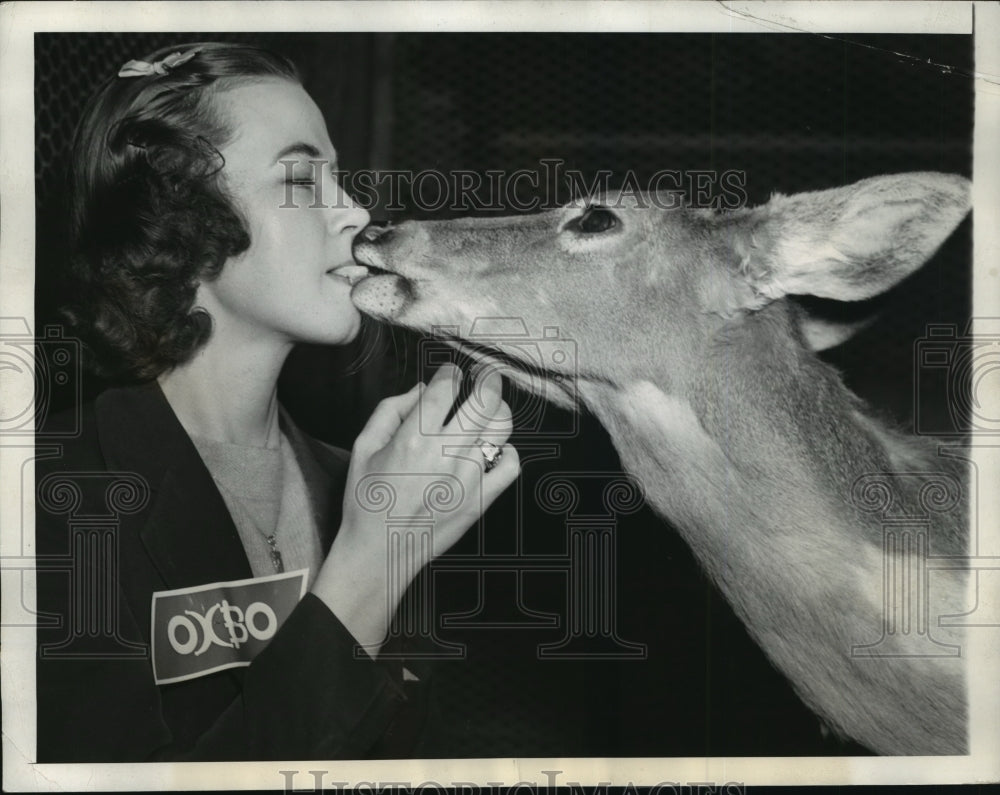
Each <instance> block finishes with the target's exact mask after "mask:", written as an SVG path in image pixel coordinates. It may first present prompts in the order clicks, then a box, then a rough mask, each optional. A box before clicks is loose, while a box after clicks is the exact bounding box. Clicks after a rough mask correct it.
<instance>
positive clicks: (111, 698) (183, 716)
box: [35, 383, 412, 762]
mask: <svg viewBox="0 0 1000 795" xmlns="http://www.w3.org/2000/svg"><path fill="white" fill-rule="evenodd" d="M67 420H68V418H66V417H63V418H61V419H60V418H55V419H54V420H53V424H54V426H55V427H54V429H55V430H58V425H59V423H60V422H66V421H67ZM80 427H81V432H80V434H79V435H78V437H77V438H75V439H72V440H71V441H69V442H67V443H64V444H62V445H60V447H61V448H62V449H61V450H55V449H53V450H52V451H50V452H49V454H48V457H46V451H45V450H44V449H43V448H39V450H38V455H39V456H40V457H39V459H38V460H36V481H35V482H36V485H37V489H38V501H37V512H36V549H37V555H38V567H39V574H38V608H39V630H38V648H39V656H38V662H37V695H38V760H39V761H40V762H77V761H81V762H83V761H86V762H100V761H109V762H126V761H139V760H153V761H158V760H169V759H178V760H227V759H306V758H308V759H323V758H363V757H365V756H368V755H371V754H373V753H376V754H378V753H379V752H378V751H377V750H375V749H379V748H382V749H383V750H385V749H387V748H388V749H391V746H392V738H393V736H394V731H395V724H396V723H405V722H406V721H397V720H396V718H397V714H398V713H399V712H400V707H401V706H402V705H403V704H404V702H406V700H407V695H406V689H407V688H409V687H410V685H409V683H407V685H406V686H404V685H403V677H402V668H401V665H400V664H399V663H398V662H396V663H393V664H390V663H385V662H382V661H379V662H372V661H370V660H368V659H355V655H354V653H353V652H354V639H353V637H352V636H351V635H350V633H349V632H348V631H347V630H346V628H344V626H343V625H342V624H341V623H340V622H339V621H338V620H337V618H336V617H335V616H334V615H333V613H331V612H330V610H329V609H328V608H327V607H326V606H325V605H324V604H323V603H322V602H321V601H320V600H319V599H318V598H317V597H315V596H313V595H312V594H306V596H305V597H304V598H303V599H302V600H301V602H300V603H299V604H298V606H297V607H296V608H295V609H294V610H293V612H292V614H291V615H290V616H289V617H288V619H287V620H286V622H285V624H284V625H283V626H282V627H281V628H280V629H279V630H278V633H277V634H276V635H275V636H274V638H273V639H272V640H271V642H270V643H269V645H268V646H267V648H266V649H264V651H262V652H261V653H260V654H259V655H258V656H257V658H256V659H255V660H254V661H253V663H252V664H251V665H250V666H249V667H244V668H236V669H229V670H226V671H221V672H218V673H214V674H210V675H208V676H203V677H201V678H197V679H193V680H189V681H186V682H181V683H176V684H170V685H161V686H157V685H156V684H155V683H154V681H153V672H152V667H151V663H150V658H149V653H148V644H149V640H150V609H151V600H152V594H153V592H154V591H163V590H170V589H175V588H183V587H189V586H195V585H203V584H207V583H211V582H219V581H228V580H238V579H245V578H249V577H251V576H252V574H251V571H250V565H249V562H248V561H247V557H246V554H245V553H244V551H243V546H242V543H241V542H240V538H239V535H238V533H237V531H236V527H235V525H234V523H233V521H232V519H231V517H230V515H229V512H228V511H227V509H226V505H225V503H224V501H223V499H222V497H221V495H220V494H219V492H218V490H217V489H216V487H215V484H214V482H213V480H212V477H211V475H210V474H209V472H208V470H207V469H206V468H205V465H204V463H203V462H202V460H201V458H200V456H199V455H198V453H197V451H196V449H195V447H194V445H193V444H192V442H191V440H190V438H189V437H188V435H187V434H186V433H185V431H184V429H183V428H182V427H181V425H180V422H179V421H178V420H177V417H176V416H175V415H174V413H173V411H172V409H171V408H170V405H169V403H168V402H167V400H166V398H165V397H164V396H163V393H162V391H161V390H160V388H159V386H158V385H156V384H155V383H153V384H148V385H143V386H138V387H128V388H122V389H112V390H109V391H107V392H104V393H103V394H101V395H100V396H99V397H98V398H97V400H96V402H95V403H94V404H91V405H88V406H85V407H83V410H82V416H81V418H80ZM299 435H300V438H302V439H306V440H307V442H306V445H307V447H308V451H309V455H303V454H302V452H301V451H297V452H298V455H299V459H300V463H301V464H302V468H303V473H304V475H305V476H306V482H307V484H308V485H310V486H311V489H310V491H311V492H312V495H311V497H312V501H313V508H314V511H315V513H316V516H317V518H318V519H319V522H318V526H319V527H321V528H325V529H326V530H328V531H329V532H328V534H327V537H326V538H324V551H325V550H328V549H329V546H330V544H331V543H332V536H333V534H334V533H335V532H336V529H337V527H338V526H339V521H340V510H341V502H340V501H341V499H342V494H343V488H344V481H345V478H346V471H347V462H348V455H347V453H346V452H344V451H342V450H337V449H336V448H332V447H328V446H326V445H323V444H322V443H320V442H317V441H315V440H311V439H309V438H308V437H306V436H305V435H304V434H301V432H299ZM53 453H54V454H53ZM318 480H319V481H322V480H325V481H326V483H327V488H325V489H323V488H318V487H316V482H317V481H318ZM403 711H404V712H405V710H403ZM411 722H412V721H411ZM390 755H391V750H390ZM404 755H405V753H404Z"/></svg>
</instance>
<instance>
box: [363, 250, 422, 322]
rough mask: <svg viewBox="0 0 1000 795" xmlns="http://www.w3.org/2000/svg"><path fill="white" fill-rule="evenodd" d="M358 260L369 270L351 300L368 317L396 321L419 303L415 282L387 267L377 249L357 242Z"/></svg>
mask: <svg viewBox="0 0 1000 795" xmlns="http://www.w3.org/2000/svg"><path fill="white" fill-rule="evenodd" d="M353 253H354V259H355V261H356V262H357V263H358V264H359V265H363V266H365V267H366V268H367V269H368V275H367V276H365V277H364V278H362V279H360V280H358V281H357V282H356V283H355V284H354V286H353V288H352V289H351V300H352V301H353V302H354V305H355V306H356V307H357V308H358V309H359V310H360V311H362V312H364V313H365V314H368V315H371V316H372V317H376V318H380V319H383V320H394V319H396V318H397V317H398V316H399V315H401V314H402V313H403V312H405V311H406V309H407V307H409V306H410V304H412V303H413V302H414V301H415V300H416V292H415V290H414V285H413V282H412V281H411V280H410V279H407V278H406V277H405V276H403V275H401V274H399V273H395V272H393V271H391V270H388V269H387V268H385V267H384V266H385V263H384V262H383V261H382V258H381V257H380V256H379V252H378V249H377V247H375V246H373V245H371V244H368V243H356V244H355V246H354V252H353Z"/></svg>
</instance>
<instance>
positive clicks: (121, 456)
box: [36, 43, 519, 762]
mask: <svg viewBox="0 0 1000 795" xmlns="http://www.w3.org/2000/svg"><path fill="white" fill-rule="evenodd" d="M336 160H337V155H336V150H335V149H334V146H333V143H332V142H331V141H330V137H329V135H328V133H327V129H326V125H325V123H324V121H323V118H322V115H321V113H320V111H319V109H318V108H317V106H316V104H315V103H314V102H313V101H312V99H311V98H310V97H309V95H308V94H307V93H306V92H305V90H304V89H303V88H302V86H301V85H300V83H299V81H298V78H297V76H296V72H295V69H294V67H293V66H292V65H291V64H290V63H288V62H287V61H285V60H284V59H282V58H280V57H278V56H276V55H274V54H271V53H269V52H265V51H262V50H259V49H256V48H252V47H246V46H235V45H223V44H215V43H200V44H191V45H182V46H176V47H169V48H166V49H163V50H160V51H158V52H155V53H152V54H151V55H148V56H146V57H144V58H143V59H142V60H141V61H131V62H129V63H128V64H126V65H124V66H123V67H122V68H121V69H120V70H119V71H118V73H117V74H116V75H115V76H113V77H111V78H110V79H109V80H108V82H106V83H105V84H104V85H103V86H102V87H101V88H100V90H99V91H98V92H97V95H96V96H95V97H94V98H93V99H92V101H91V102H90V104H89V105H88V107H87V109H86V111H85V114H84V117H83V120H82V122H81V124H80V126H79V129H78V131H77V135H76V139H75V141H74V147H73V161H72V162H73V174H72V218H71V221H72V243H73V250H74V252H75V254H74V259H73V274H74V279H75V285H76V289H77V296H78V300H77V302H76V306H75V308H74V310H73V313H74V314H73V317H74V325H75V331H76V333H77V334H79V335H80V336H82V337H83V338H84V340H85V342H86V343H87V345H88V348H89V350H90V351H91V352H92V354H93V358H94V361H95V365H96V367H97V369H98V370H99V371H100V372H101V373H102V374H103V375H104V376H105V377H107V378H109V379H112V380H114V381H116V382H118V383H121V384H123V386H120V387H115V388H112V389H109V390H107V391H106V392H104V393H102V394H101V395H100V396H99V397H98V399H97V400H96V402H95V403H94V404H93V405H89V406H87V407H85V408H84V411H83V414H82V418H81V433H80V435H79V436H78V438H76V439H74V440H72V441H71V442H69V443H67V444H66V445H65V448H64V450H63V452H62V455H61V456H59V457H56V458H53V459H50V460H45V461H40V462H39V464H38V467H37V470H36V483H37V484H38V490H39V501H38V511H37V532H36V535H37V550H38V555H39V561H40V564H39V567H40V572H41V573H40V576H39V588H38V606H39V611H40V614H41V615H42V616H44V617H47V618H49V619H51V620H49V621H46V620H40V622H39V624H40V628H39V633H38V638H39V660H38V669H37V670H38V681H37V688H38V757H39V760H40V761H66V762H69V761H118V762H122V761H132V760H167V759H189V760H207V759H240V758H244V759H268V758H300V759H304V758H312V759H318V758H333V757H363V756H367V755H371V754H374V753H382V752H386V750H387V749H389V750H390V751H391V749H392V747H393V746H392V742H393V738H396V739H397V740H398V738H399V736H400V735H401V734H403V733H404V732H403V731H402V730H401V729H399V728H398V727H399V725H401V724H402V722H403V721H402V720H401V718H400V714H401V711H402V712H405V708H404V707H403V705H404V704H405V702H406V701H407V700H408V699H409V698H410V696H409V695H408V693H407V690H408V689H409V688H410V687H411V685H410V684H409V681H410V680H412V679H413V676H412V675H411V674H410V672H409V671H407V670H405V669H404V667H403V666H402V665H401V664H400V663H399V661H398V659H397V656H396V655H393V659H392V660H384V659H380V654H379V652H380V648H381V644H382V643H383V641H384V640H385V638H386V637H387V635H388V634H389V633H388V627H389V622H390V621H391V618H392V615H393V612H394V611H395V609H396V607H397V603H398V601H399V594H400V593H402V590H403V589H404V588H405V586H406V585H407V584H408V583H409V582H410V581H411V580H412V578H413V577H414V576H416V574H417V572H418V570H419V569H420V567H421V566H422V565H423V564H425V563H426V562H427V560H428V558H429V557H431V556H433V555H438V554H440V553H441V552H443V551H445V550H446V549H448V548H449V547H450V546H451V545H452V544H453V543H454V542H455V541H457V540H458V538H459V537H460V536H461V535H462V534H463V533H464V532H465V530H466V529H467V528H468V527H469V526H470V525H471V524H472V523H473V522H475V521H476V519H477V518H478V517H479V515H480V514H481V512H482V511H483V510H484V509H485V508H486V507H487V506H488V505H489V504H490V503H491V502H492V501H493V499H494V498H495V497H496V496H497V495H498V494H499V493H500V492H501V491H502V490H503V489H504V488H505V487H506V486H507V485H509V484H510V483H511V482H512V481H513V480H514V478H515V477H516V476H517V473H518V469H519V466H518V459H517V453H516V451H515V450H514V449H513V448H512V447H511V446H509V445H505V444H504V443H505V442H506V440H507V437H508V435H509V433H510V430H511V426H510V410H509V408H508V407H507V406H506V404H504V402H503V401H502V400H501V397H500V384H499V383H498V382H499V378H498V377H494V378H493V379H486V380H485V382H484V383H481V384H480V385H479V387H478V393H479V398H480V401H482V400H483V399H484V397H485V399H486V410H485V411H484V407H483V406H482V405H479V406H477V410H476V411H475V412H472V411H468V410H466V408H465V407H464V406H463V407H459V409H458V411H459V412H460V414H461V416H458V415H456V416H455V417H454V418H453V419H450V421H449V422H448V425H447V426H446V425H445V420H446V419H447V418H448V416H449V410H450V409H451V408H452V406H453V403H454V402H455V399H456V395H457V383H458V380H459V379H458V378H457V377H456V376H457V375H458V371H457V368H452V367H446V368H442V369H441V370H440V371H439V372H438V373H437V374H436V375H435V377H434V378H433V379H431V381H430V382H429V383H428V384H426V385H423V384H418V385H417V387H415V388H414V389H413V390H411V391H410V392H408V393H407V394H404V395H399V396H397V397H392V398H388V399H386V400H384V401H383V402H382V403H381V404H379V406H378V408H377V409H376V411H375V413H374V414H373V416H372V417H371V419H370V421H369V422H368V424H367V426H366V427H365V429H364V431H363V432H362V433H361V435H360V436H359V437H358V439H357V441H356V443H355V445H354V448H353V450H352V452H351V454H350V456H348V454H347V453H346V452H344V451H340V450H336V449H334V448H331V447H328V446H326V445H324V444H322V443H320V442H318V441H316V440H314V439H311V438H309V437H308V436H306V435H305V434H304V433H302V431H300V430H299V429H298V428H296V426H295V424H294V422H292V420H291V418H290V417H288V415H287V414H286V413H285V412H284V411H283V410H282V408H281V406H280V405H279V403H278V400H277V387H276V385H277V379H278V374H279V372H280V371H281V368H282V365H283V363H284V361H285V358H286V357H287V355H288V353H289V352H290V351H291V349H292V347H293V346H294V345H295V344H296V343H297V342H313V343H325V344H330V345H339V344H344V343H347V342H349V341H351V340H352V339H354V338H355V336H356V335H357V333H358V330H359V325H360V317H359V315H358V312H357V310H356V309H355V308H354V306H353V305H352V303H351V298H350V295H351V289H352V282H356V280H357V279H358V278H363V269H360V268H359V267H358V266H356V265H355V264H354V263H353V260H352V259H351V243H352V239H353V238H354V236H355V235H356V234H358V232H359V231H360V230H361V229H363V228H364V227H365V225H366V224H367V223H368V221H369V216H368V213H367V212H366V211H365V210H364V209H362V208H360V207H358V206H356V205H355V204H354V203H353V202H352V201H351V199H350V198H349V197H348V196H346V195H345V194H344V193H343V191H342V190H341V188H340V187H339V186H338V184H337V182H336V180H335V178H334V176H333V174H332V172H333V171H335V170H336V168H337V165H336ZM316 161H319V162H321V163H323V164H324V167H322V168H318V169H317V168H315V162H316ZM320 196H321V197H322V199H321V200H320V201H316V199H317V198H319V197H320ZM289 198H291V199H292V201H289ZM429 418H434V419H435V420H436V422H437V424H438V425H440V426H441V427H442V430H443V432H445V433H446V434H447V436H445V437H441V438H435V437H434V436H433V435H428V434H427V433H426V429H427V427H428V419H429ZM56 422H57V423H58V420H57V421H56ZM460 428H471V429H472V430H469V431H468V432H466V433H464V434H463V435H462V436H461V437H456V435H455V434H456V433H458V432H459V429H460ZM422 431H423V432H422ZM443 442H445V443H447V444H448V445H449V446H453V445H456V444H458V445H463V444H464V445H466V446H467V447H468V449H469V450H470V451H473V453H474V454H473V455H470V456H465V457H461V456H458V457H456V456H453V455H445V454H444V453H443V451H442V443H443ZM406 473H424V474H425V475H426V474H429V475H433V476H437V477H439V478H440V479H441V480H442V482H447V483H449V484H452V486H453V489H452V493H453V495H455V501H454V504H453V505H452V506H451V509H450V510H447V511H444V512H442V513H440V515H438V516H437V517H436V524H435V526H434V529H433V545H432V546H433V549H432V550H429V551H427V554H425V555H423V556H422V557H421V556H419V555H417V556H412V555H411V556H409V557H408V556H407V555H406V554H405V550H406V548H407V546H408V541H407V539H403V541H402V542H400V543H390V541H389V539H388V535H387V531H386V527H385V521H384V512H383V513H379V512H377V511H370V510H366V509H365V508H366V506H364V505H359V499H358V497H359V495H360V494H361V493H362V491H363V490H364V489H365V488H368V487H369V486H370V485H371V484H372V483H373V482H375V481H379V482H380V483H381V485H383V486H384V487H387V488H389V489H391V490H392V491H393V492H394V494H393V498H394V500H395V504H394V508H393V509H394V512H395V514H396V515H419V514H420V513H421V512H422V510H423V506H424V502H423V501H424V488H425V487H426V479H425V480H420V479H415V478H409V477H406ZM394 476H396V477H394ZM373 478H374V479H375V481H373ZM123 484H124V485H123ZM122 488H125V490H126V491H127V492H128V495H129V496H128V497H122V491H121V490H122ZM116 489H117V490H116ZM67 495H69V496H68V497H67ZM341 503H342V507H341ZM367 507H369V508H370V507H371V506H370V505H369V506H367ZM109 509H110V513H109ZM102 512H103V513H102ZM102 515H104V516H111V517H112V518H113V521H110V522H107V521H106V522H105V524H104V525H100V522H97V524H96V525H95V523H94V522H91V523H90V524H89V525H88V524H87V523H86V522H81V520H80V517H84V516H85V517H94V516H98V517H99V516H102ZM98 526H99V527H100V528H101V529H100V531H99V532H98V531H97V530H95V529H94V528H95V527H98ZM81 528H82V529H81ZM88 528H89V529H88ZM406 532H407V531H406V529H405V528H404V530H403V533H404V535H405V534H406ZM88 533H89V535H88ZM95 533H96V535H95ZM95 538H97V539H99V541H94V540H93V539H95ZM81 539H84V540H81ZM86 539H90V540H89V541H88V540H86ZM411 540H412V539H411ZM397 541H398V539H397ZM417 548H419V544H418V546H417ZM52 561H55V562H56V563H55V564H54V568H56V569H57V570H60V571H62V572H63V574H62V575H61V576H57V574H53V573H47V572H46V570H45V567H46V565H47V563H46V562H52ZM67 570H68V571H69V575H70V576H69V577H68V578H67V577H66V576H65V572H66V571H67ZM294 570H306V571H307V574H306V583H307V589H308V592H307V593H306V594H305V596H304V597H303V598H301V600H299V601H298V602H297V604H296V605H295V607H294V608H293V609H291V612H290V614H289V615H288V616H287V618H286V619H285V620H284V621H283V622H282V623H281V626H280V628H277V630H276V632H274V634H273V637H271V638H270V639H269V641H268V643H267V645H266V647H265V648H264V649H263V651H260V652H259V653H258V654H257V655H256V656H255V657H254V658H253V659H252V661H251V662H250V664H249V666H244V667H228V668H226V669H224V670H220V671H216V672H207V673H201V672H199V673H198V674H197V675H194V676H192V677H190V678H187V677H174V680H176V681H171V682H169V683H163V682H162V677H159V676H157V673H156V671H154V665H153V660H152V659H151V657H150V654H149V653H148V649H149V647H150V645H151V643H152V644H154V645H155V637H154V635H156V633H157V632H161V633H162V632H163V631H164V629H163V626H162V623H163V621H165V620H166V616H160V617H159V618H158V617H157V616H156V615H155V614H153V613H152V612H151V611H152V609H153V605H154V602H155V601H157V600H154V594H160V595H162V594H164V592H167V591H175V590H178V589H192V590H193V591H195V592H200V591H203V590H204V588H205V587H206V586H210V587H219V588H221V587H224V586H220V585H219V584H220V583H222V584H226V583H233V582H239V581H241V580H246V579H250V578H262V577H269V576H271V575H280V574H282V573H287V572H291V571H294ZM219 593H229V592H224V591H219ZM220 604H221V602H220ZM222 607H223V608H224V609H223V610H222V612H220V611H218V610H216V611H214V612H213V611H208V612H207V613H205V614H204V615H202V616H201V617H200V618H199V615H196V613H197V612H198V611H197V610H190V611H187V612H186V613H185V612H184V611H180V612H176V611H175V612H176V616H175V617H174V618H172V619H171V620H172V621H173V622H174V623H172V624H171V625H170V626H169V632H170V633H172V634H170V638H172V640H171V643H173V644H174V645H175V646H176V647H177V648H179V649H180V650H181V651H182V652H184V653H185V654H187V656H188V657H191V656H192V655H194V654H200V653H201V652H202V651H205V650H206V649H208V648H209V646H210V645H212V644H209V643H208V641H205V642H204V643H203V644H202V648H201V649H199V650H195V648H194V647H195V645H196V640H195V635H196V634H197V632H198V631H201V632H202V635H199V636H198V637H199V642H200V641H201V640H204V638H208V637H209V634H208V633H210V632H211V633H214V634H213V635H212V637H214V638H216V640H215V641H213V644H215V645H217V646H226V647H228V646H233V647H235V646H238V645H239V644H238V642H237V640H236V639H237V637H242V638H245V637H246V629H245V626H241V627H240V632H242V633H243V634H242V635H239V636H238V635H236V634H233V625H232V619H233V616H234V615H235V616H236V617H237V618H240V617H243V618H245V619H247V620H248V621H247V623H250V622H249V610H247V611H245V613H246V615H244V614H243V613H234V612H233V610H232V605H230V604H229V603H228V601H227V602H226V603H225V604H224V605H222ZM265 609H267V610H271V608H269V607H267V606H266V605H265V607H264V608H260V610H265ZM213 610H214V609H213ZM271 612H272V614H273V610H272V611H271ZM95 616H96V618H95ZM185 616H187V617H185ZM199 621H200V622H202V624H201V626H202V630H197V631H196V625H197V624H198V622H199ZM213 621H214V622H215V623H214V624H213V623H212V622H213ZM158 622H159V624H158ZM227 622H228V623H227ZM223 624H225V625H226V627H227V628H228V630H229V632H230V634H229V635H228V636H227V635H226V634H225V632H224V631H223V627H222V625H223ZM182 626H183V628H184V629H183V631H181V629H180V627H182ZM213 626H214V629H212V627H213ZM261 627H264V628H268V622H267V621H266V620H264V623H263V624H260V623H258V625H257V628H258V630H260V629H261ZM251 628H252V624H251ZM158 637H160V638H161V641H162V637H163V636H162V634H161V635H159V636H158ZM227 637H229V638H230V639H231V642H227V641H226V638H227ZM359 647H360V648H363V649H364V650H365V652H366V653H365V654H359V653H357V649H358V648H359ZM212 650H213V651H216V650H215V649H212Z"/></svg>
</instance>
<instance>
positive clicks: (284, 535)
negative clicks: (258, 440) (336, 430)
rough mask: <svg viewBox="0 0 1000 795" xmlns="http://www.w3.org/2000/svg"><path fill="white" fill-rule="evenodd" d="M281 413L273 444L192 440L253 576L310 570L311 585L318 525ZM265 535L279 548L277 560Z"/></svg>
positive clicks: (317, 558)
mask: <svg viewBox="0 0 1000 795" xmlns="http://www.w3.org/2000/svg"><path fill="white" fill-rule="evenodd" d="M289 424H290V420H287V418H286V416H284V413H283V412H282V417H281V434H280V444H279V446H278V447H277V448H269V447H250V446H245V445H238V444H231V443H228V442H218V441H215V440H213V439H205V438H202V437H198V436H193V437H192V441H193V442H194V445H195V447H196V448H197V450H198V453H199V454H200V455H201V458H202V460H203V461H204V462H205V466H206V467H207V468H208V471H209V472H210V473H211V475H212V479H213V480H214V481H215V483H216V486H217V487H218V489H219V492H220V493H221V494H222V498H223V500H225V503H226V507H227V508H228V509H229V513H230V515H231V516H232V517H233V522H234V523H235V525H236V529H237V531H238V532H239V534H240V540H241V541H242V542H243V549H244V550H245V551H246V555H247V559H248V560H249V561H250V570H251V571H252V572H253V575H254V577H263V576H266V575H270V574H276V573H278V572H279V571H295V570H297V569H308V570H309V575H308V576H307V578H306V587H307V588H308V587H310V586H311V585H312V582H313V580H314V579H315V577H316V574H317V572H318V571H319V567H320V565H321V564H322V562H323V553H322V549H321V546H320V539H319V528H318V527H317V525H316V518H315V516H314V514H313V510H312V506H311V504H310V501H309V492H308V490H307V488H306V482H305V478H304V477H303V474H302V468H301V466H300V465H299V461H298V459H297V457H296V454H295V449H294V447H293V445H292V443H291V442H290V440H289V437H288V432H290V433H295V430H296V429H293V428H290V427H288V425H289ZM268 537H273V539H274V549H275V550H276V551H277V552H278V553H280V556H281V558H280V560H281V565H280V566H278V565H277V564H276V561H275V558H274V556H273V555H272V546H271V544H269V543H268V541H267V539H268Z"/></svg>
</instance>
